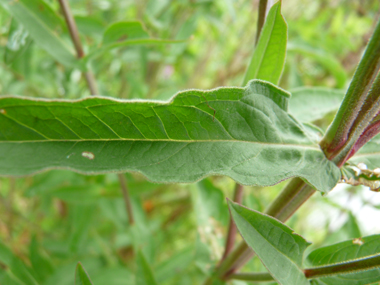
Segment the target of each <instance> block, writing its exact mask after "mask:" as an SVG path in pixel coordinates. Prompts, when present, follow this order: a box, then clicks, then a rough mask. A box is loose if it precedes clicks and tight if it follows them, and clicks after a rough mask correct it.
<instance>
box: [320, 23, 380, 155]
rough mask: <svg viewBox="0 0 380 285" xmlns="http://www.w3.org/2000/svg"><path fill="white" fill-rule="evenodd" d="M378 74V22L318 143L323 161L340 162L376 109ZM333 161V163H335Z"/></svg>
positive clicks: (379, 41)
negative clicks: (335, 112) (332, 119)
mask: <svg viewBox="0 0 380 285" xmlns="http://www.w3.org/2000/svg"><path fill="white" fill-rule="evenodd" d="M379 71H380V20H379V22H378V23H377V25H376V28H375V30H374V33H373V35H372V37H371V39H370V41H369V42H368V45H367V47H366V50H365V53H364V55H363V57H362V59H361V60H360V63H359V65H358V68H357V69H356V71H355V74H354V77H353V79H352V81H351V83H350V86H349V88H348V90H347V93H346V95H345V97H344V100H343V102H342V105H341V106H340V108H339V110H338V113H337V114H336V116H335V118H334V121H333V122H332V124H331V125H330V127H329V128H328V130H327V132H326V134H325V136H324V138H323V139H322V141H321V142H320V145H321V148H322V150H323V151H324V153H325V155H326V157H327V158H328V159H330V160H333V159H334V157H335V156H338V157H337V158H336V159H334V160H335V161H344V159H342V157H347V153H349V152H350V149H351V148H352V146H353V145H354V144H355V143H356V141H357V139H358V138H359V137H360V135H361V134H362V132H363V131H364V130H365V128H366V127H367V126H368V123H369V122H370V121H371V120H372V118H373V117H374V116H375V115H376V113H377V112H376V108H377V109H378V107H379V106H378V104H379V102H378V98H379V91H380V90H379V88H380V87H379V86H380V83H379V82H378V83H377V84H374V82H375V80H376V81H378V80H380V79H377V78H379V77H380V76H379ZM335 161H334V162H335Z"/></svg>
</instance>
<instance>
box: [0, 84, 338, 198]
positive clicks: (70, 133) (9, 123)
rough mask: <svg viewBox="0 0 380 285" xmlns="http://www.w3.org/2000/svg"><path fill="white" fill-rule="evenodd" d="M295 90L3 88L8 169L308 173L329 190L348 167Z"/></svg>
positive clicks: (262, 181)
mask: <svg viewBox="0 0 380 285" xmlns="http://www.w3.org/2000/svg"><path fill="white" fill-rule="evenodd" d="M288 97H289V94H288V93H286V92H285V91H283V90H282V89H279V88H277V87H275V86H273V85H271V84H269V83H266V82H262V81H252V82H251V83H250V84H249V85H248V86H247V87H246V88H235V87H229V88H218V89H214V90H210V91H200V90H189V91H184V92H180V93H178V94H177V95H176V96H174V97H173V98H172V100H171V101H169V102H157V101H118V100H112V99H108V98H104V97H90V98H86V99H83V100H79V101H63V100H55V101H53V100H51V101H49V100H35V99H34V100H33V99H26V98H17V97H3V98H1V99H0V175H27V174H32V173H35V172H37V171H42V170H45V169H50V168H63V169H72V170H75V171H77V172H81V173H104V172H111V171H119V172H121V171H138V172H141V173H142V174H144V175H145V176H146V177H147V178H148V179H150V180H152V181H155V182H194V181H196V180H199V179H201V178H203V177H205V176H208V175H214V174H218V175H226V176H229V177H231V178H233V179H234V180H236V181H237V182H239V183H241V184H245V185H263V186H264V185H273V184H275V183H278V182H280V181H282V180H284V179H287V178H290V177H294V176H299V177H302V178H303V179H305V180H307V181H308V182H309V183H310V184H311V185H313V186H314V187H316V188H317V189H318V190H320V191H329V190H330V189H332V188H333V187H334V186H335V185H336V183H337V182H338V180H339V178H340V171H339V169H338V168H337V167H336V166H335V165H334V164H333V163H332V162H330V161H328V160H327V159H326V158H325V156H324V154H323V153H322V152H321V150H320V148H319V146H318V145H317V144H316V143H315V142H313V141H312V139H311V138H310V137H309V134H308V132H307V131H306V129H305V128H304V127H303V126H302V124H300V123H298V122H297V121H295V120H294V119H293V117H292V116H289V114H288V113H287V104H288ZM214 114H215V117H214Z"/></svg>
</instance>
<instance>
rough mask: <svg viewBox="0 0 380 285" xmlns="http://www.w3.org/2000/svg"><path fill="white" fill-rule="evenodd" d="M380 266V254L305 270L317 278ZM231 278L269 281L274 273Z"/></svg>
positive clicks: (236, 274) (247, 274) (250, 274)
mask: <svg viewBox="0 0 380 285" xmlns="http://www.w3.org/2000/svg"><path fill="white" fill-rule="evenodd" d="M379 267H380V255H379V254H377V255H374V256H369V257H363V258H359V259H355V260H350V261H346V262H342V263H335V264H330V265H326V266H320V267H313V268H308V269H305V270H304V274H305V277H306V278H307V279H316V278H321V277H328V276H335V275H339V274H347V273H355V272H361V271H365V270H371V269H374V268H379ZM229 279H235V280H243V281H255V282H267V281H273V280H274V279H273V277H272V275H270V274H269V273H266V272H260V273H235V274H231V275H230V276H229Z"/></svg>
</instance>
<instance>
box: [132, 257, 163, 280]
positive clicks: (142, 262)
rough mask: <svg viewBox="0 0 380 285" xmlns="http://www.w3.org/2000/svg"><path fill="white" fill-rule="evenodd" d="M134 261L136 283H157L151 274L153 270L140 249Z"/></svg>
mask: <svg viewBox="0 0 380 285" xmlns="http://www.w3.org/2000/svg"><path fill="white" fill-rule="evenodd" d="M136 263H137V271H136V285H145V284H152V285H157V284H158V283H157V281H156V278H155V277H154V275H153V271H152V269H151V268H150V265H149V264H148V262H147V260H146V259H145V257H144V255H143V253H142V252H141V251H139V252H138V253H137V258H136Z"/></svg>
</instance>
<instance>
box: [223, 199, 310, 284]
mask: <svg viewBox="0 0 380 285" xmlns="http://www.w3.org/2000/svg"><path fill="white" fill-rule="evenodd" d="M229 207H230V211H231V215H232V217H233V219H234V221H235V224H236V226H237V228H238V229H239V231H240V234H241V235H242V236H243V238H244V240H245V241H246V242H247V244H248V245H249V246H250V247H251V248H252V249H253V251H254V252H255V253H256V254H257V256H258V257H259V258H260V259H261V261H262V262H263V264H264V265H265V267H266V268H267V269H268V270H269V272H270V273H271V275H272V276H273V277H274V278H275V279H276V280H277V281H278V282H279V283H280V284H282V285H294V284H297V285H303V284H304V285H308V284H309V282H308V280H307V279H306V277H305V275H304V273H303V270H302V259H303V254H304V251H305V249H306V248H307V247H308V246H309V245H310V243H309V242H307V241H306V240H305V239H304V238H303V237H301V236H300V235H297V234H296V233H294V232H293V230H292V229H290V228H289V227H287V226H286V225H284V224H282V223H281V222H279V221H278V220H276V219H274V218H272V217H269V216H267V215H264V214H261V213H259V212H256V211H253V210H250V209H247V208H245V207H242V206H240V205H239V204H237V203H233V202H231V201H229Z"/></svg>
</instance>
